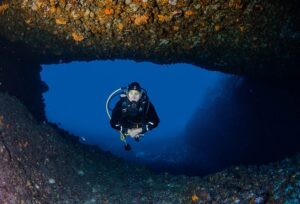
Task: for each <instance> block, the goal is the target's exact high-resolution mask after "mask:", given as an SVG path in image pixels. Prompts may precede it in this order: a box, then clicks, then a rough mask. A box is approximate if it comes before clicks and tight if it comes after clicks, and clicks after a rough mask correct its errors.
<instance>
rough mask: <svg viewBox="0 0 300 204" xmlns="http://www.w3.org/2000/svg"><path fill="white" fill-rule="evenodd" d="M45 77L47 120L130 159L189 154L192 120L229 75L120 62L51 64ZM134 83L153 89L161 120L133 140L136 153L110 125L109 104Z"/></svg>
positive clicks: (179, 66) (182, 66) (184, 66)
mask: <svg viewBox="0 0 300 204" xmlns="http://www.w3.org/2000/svg"><path fill="white" fill-rule="evenodd" d="M41 77H42V80H43V81H45V82H46V83H47V85H48V86H49V91H48V92H46V93H45V94H44V98H45V102H46V115H47V118H48V120H49V121H52V122H55V123H58V125H59V126H60V127H62V128H64V129H66V130H68V131H70V132H72V133H74V134H76V135H79V136H81V137H84V138H85V139H86V141H85V142H86V143H89V144H97V145H99V146H100V147H101V148H102V149H104V150H109V151H112V152H113V153H114V154H118V155H120V156H122V157H127V158H128V159H129V158H131V159H132V158H135V157H136V156H137V157H148V158H150V157H151V159H153V158H154V157H155V158H156V159H158V160H176V159H179V160H182V159H183V155H185V154H186V153H185V152H186V150H185V147H184V145H183V144H184V138H182V137H183V136H182V135H183V134H185V133H186V132H187V130H186V129H185V127H186V126H187V123H188V122H189V120H190V119H191V117H192V115H193V113H194V112H195V110H197V109H198V108H199V107H204V106H205V104H203V99H204V97H206V94H207V92H208V91H210V90H212V88H214V87H216V86H218V84H219V81H220V80H221V79H222V78H224V77H225V75H224V74H221V73H218V72H210V71H207V70H204V69H200V68H197V67H194V66H192V65H187V64H175V65H156V64H152V63H146V62H145V63H136V62H133V61H124V60H117V61H102V62H100V61H99V62H89V63H85V62H73V63H69V64H59V65H47V66H43V71H42V72H41ZM132 81H138V82H139V83H140V84H141V86H142V87H144V88H145V89H146V90H147V91H148V95H149V97H150V100H151V101H152V103H153V104H154V106H155V108H156V111H157V113H158V115H159V117H160V121H161V122H160V124H159V126H158V127H157V128H156V129H154V130H153V131H151V132H149V133H147V134H146V135H145V137H144V138H143V139H142V140H141V142H140V143H138V144H135V141H132V140H129V142H130V143H131V144H132V145H133V151H132V152H130V153H128V152H125V151H124V150H123V146H122V145H123V144H122V143H121V141H120V140H119V133H118V132H117V131H115V130H113V129H111V127H110V125H109V120H108V117H107V115H106V110H105V102H106V100H107V97H108V96H109V95H110V93H111V92H113V91H114V90H116V89H118V88H120V87H124V86H127V85H128V84H129V83H131V82H132ZM116 99H117V98H116ZM115 102H116V101H112V104H111V106H112V107H113V106H114V103H115Z"/></svg>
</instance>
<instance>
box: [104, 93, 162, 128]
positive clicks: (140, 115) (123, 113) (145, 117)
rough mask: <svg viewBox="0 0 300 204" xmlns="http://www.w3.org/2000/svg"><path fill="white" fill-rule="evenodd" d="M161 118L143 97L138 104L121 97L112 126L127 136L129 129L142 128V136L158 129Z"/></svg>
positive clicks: (114, 111)
mask: <svg viewBox="0 0 300 204" xmlns="http://www.w3.org/2000/svg"><path fill="white" fill-rule="evenodd" d="M158 123H159V118H158V116H157V113H156V111H155V108H154V106H153V104H152V103H151V102H150V101H149V100H148V98H147V96H145V95H143V96H142V97H141V99H140V100H139V101H138V102H130V101H129V99H128V98H127V97H126V96H125V97H121V99H120V100H119V101H118V102H117V104H116V106H115V108H114V109H113V111H112V117H111V120H110V125H111V127H112V128H114V129H116V130H118V131H120V132H122V133H123V134H126V133H127V131H128V129H132V128H142V132H141V134H144V133H145V132H147V131H150V130H152V129H153V128H155V127H157V125H158Z"/></svg>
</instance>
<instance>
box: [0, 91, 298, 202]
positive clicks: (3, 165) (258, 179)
mask: <svg viewBox="0 0 300 204" xmlns="http://www.w3.org/2000/svg"><path fill="white" fill-rule="evenodd" d="M0 104H1V106H0V203H7V204H15V203H20V204H23V203H30V204H31V203H32V204H39V203H43V204H44V203H57V204H77V203H78V204H79V203H80V204H82V203H86V204H88V203H99V204H105V203H107V204H119V203H122V204H123V203H124V204H133V203H136V204H138V203H145V204H150V203H151V204H153V203H155V204H156V203H159V204H164V203H165V204H174V203H178V204H186V203H224V204H231V203H269V204H271V203H299V201H300V197H299V195H300V194H299V192H300V155H295V156H294V157H293V158H291V159H285V160H283V161H281V162H276V163H273V164H268V165H262V166H247V167H243V166H239V167H237V166H236V167H231V168H229V169H226V170H224V171H221V172H219V173H216V174H211V175H208V176H206V177H203V178H200V177H187V176H172V175H170V174H168V173H164V174H153V173H152V172H151V171H149V170H148V169H147V168H145V167H143V166H141V165H137V164H132V163H127V162H124V161H123V160H121V159H120V158H116V157H114V156H113V155H112V154H110V153H107V152H103V151H101V150H100V149H99V148H97V147H95V146H88V145H85V144H81V143H79V142H78V140H76V138H75V137H74V136H70V135H68V134H67V133H66V132H63V131H58V130H57V129H55V128H53V126H50V125H49V124H48V123H45V122H44V123H38V122H37V121H36V120H35V119H34V118H33V117H32V116H31V114H30V113H29V112H28V110H27V109H26V107H25V106H24V105H22V104H21V103H20V102H19V101H18V100H17V99H16V98H14V97H11V96H9V95H7V94H2V93H0Z"/></svg>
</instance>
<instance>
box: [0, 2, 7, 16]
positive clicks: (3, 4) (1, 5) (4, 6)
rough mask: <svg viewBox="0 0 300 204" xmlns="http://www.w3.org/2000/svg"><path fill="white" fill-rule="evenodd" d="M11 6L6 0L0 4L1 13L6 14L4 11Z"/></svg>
mask: <svg viewBox="0 0 300 204" xmlns="http://www.w3.org/2000/svg"><path fill="white" fill-rule="evenodd" d="M8 8H9V4H8V3H7V2H4V3H2V4H0V15H2V14H4V12H5V11H6V10H7V9H8Z"/></svg>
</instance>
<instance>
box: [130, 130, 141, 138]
mask: <svg viewBox="0 0 300 204" xmlns="http://www.w3.org/2000/svg"><path fill="white" fill-rule="evenodd" d="M142 131H143V130H142V128H137V129H129V130H128V134H129V135H130V137H132V138H138V137H139V136H140V133H141V132H142Z"/></svg>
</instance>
